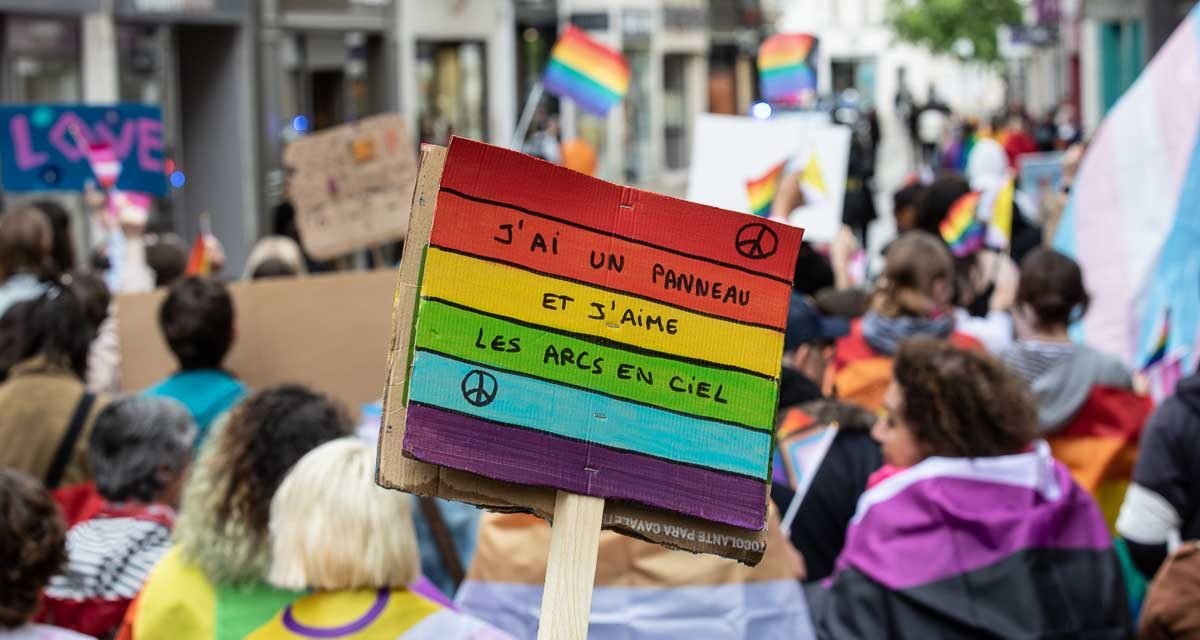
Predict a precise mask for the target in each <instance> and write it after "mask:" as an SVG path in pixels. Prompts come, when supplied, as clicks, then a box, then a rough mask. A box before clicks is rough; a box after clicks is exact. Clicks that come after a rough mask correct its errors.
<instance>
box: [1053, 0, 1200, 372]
mask: <svg viewBox="0 0 1200 640" xmlns="http://www.w3.org/2000/svg"><path fill="white" fill-rule="evenodd" d="M1198 142H1200V8H1198V9H1193V10H1192V12H1191V13H1190V14H1189V15H1188V17H1187V18H1185V19H1184V21H1183V22H1182V24H1180V25H1179V28H1178V29H1176V31H1175V33H1174V35H1172V36H1171V38H1170V39H1169V40H1168V41H1167V43H1166V44H1165V45H1163V47H1162V49H1160V50H1159V52H1158V54H1157V55H1156V56H1155V57H1154V59H1153V60H1152V61H1151V62H1150V64H1149V65H1148V66H1147V67H1146V69H1145V70H1144V71H1143V72H1142V75H1141V76H1140V77H1139V78H1138V80H1137V82H1135V83H1134V84H1133V86H1132V87H1130V89H1129V91H1127V92H1126V93H1125V95H1124V96H1122V97H1121V99H1120V101H1118V102H1117V104H1116V105H1115V106H1114V107H1113V108H1112V110H1111V111H1110V112H1109V113H1108V115H1107V116H1106V117H1105V119H1104V122H1103V123H1101V125H1100V128H1099V130H1098V131H1097V132H1096V135H1095V136H1094V138H1093V141H1092V143H1091V145H1090V146H1089V147H1088V151H1087V154H1086V155H1085V156H1084V158H1083V162H1082V164H1081V165H1080V168H1079V173H1078V175H1077V176H1076V178H1075V183H1074V187H1073V188H1072V189H1071V199H1070V201H1068V203H1067V208H1066V210H1065V211H1064V212H1063V218H1062V222H1061V224H1060V226H1059V230H1058V234H1057V235H1056V236H1055V239H1054V246H1055V248H1056V249H1058V250H1059V251H1062V252H1063V253H1066V254H1067V255H1071V256H1074V257H1075V259H1076V260H1078V261H1079V264H1080V265H1081V266H1082V267H1083V275H1084V278H1085V280H1086V284H1087V288H1088V291H1089V292H1090V293H1091V294H1092V303H1091V306H1090V310H1089V311H1088V314H1087V315H1086V316H1084V319H1083V322H1082V325H1081V326H1080V327H1079V328H1078V331H1079V333H1080V337H1082V339H1083V340H1084V341H1085V342H1087V343H1088V344H1090V345H1092V346H1094V347H1096V348H1098V349H1101V350H1104V351H1109V352H1112V353H1114V355H1118V356H1120V357H1121V358H1123V359H1124V361H1125V363H1126V364H1127V365H1129V366H1130V367H1134V366H1137V365H1140V364H1143V363H1147V362H1149V361H1150V360H1151V358H1152V356H1153V355H1154V354H1155V352H1156V351H1158V350H1159V348H1160V347H1161V346H1162V345H1161V344H1160V341H1159V338H1160V328H1161V320H1162V318H1163V317H1164V315H1165V313H1166V310H1167V309H1170V313H1171V325H1172V327H1173V330H1172V331H1171V333H1170V335H1169V337H1168V340H1167V344H1166V348H1165V349H1164V350H1163V351H1164V353H1178V354H1180V355H1181V357H1182V362H1184V363H1185V364H1186V365H1187V368H1188V369H1189V370H1194V368H1195V366H1196V365H1195V363H1196V359H1197V341H1198V340H1200V334H1198V328H1200V251H1198V250H1197V247H1200V144H1198ZM1184 373H1187V372H1186V371H1185V372H1184Z"/></svg>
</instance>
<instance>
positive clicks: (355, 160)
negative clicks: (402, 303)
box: [283, 113, 417, 260]
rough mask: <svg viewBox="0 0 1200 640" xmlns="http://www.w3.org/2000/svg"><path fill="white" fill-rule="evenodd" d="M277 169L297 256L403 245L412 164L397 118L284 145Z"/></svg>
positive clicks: (327, 255) (404, 132)
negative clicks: (292, 215) (291, 209)
mask: <svg viewBox="0 0 1200 640" xmlns="http://www.w3.org/2000/svg"><path fill="white" fill-rule="evenodd" d="M283 164H284V166H286V167H287V168H288V169H290V170H292V171H293V172H294V173H293V174H292V176H291V178H290V181H289V183H288V185H289V190H290V193H291V198H292V202H293V204H294V205H295V207H296V223H297V225H299V228H300V239H301V242H303V243H304V249H305V250H306V251H308V253H309V254H310V255H312V256H313V257H315V258H318V259H321V260H326V259H330V258H336V257H338V256H341V255H344V254H346V253H349V252H351V251H354V250H355V249H361V248H363V247H369V246H378V245H381V244H385V243H388V242H394V241H396V240H403V239H404V234H405V231H406V230H407V229H408V209H409V206H410V204H411V202H412V189H413V181H414V180H415V179H416V171H417V167H416V159H415V157H414V156H413V147H412V143H411V141H410V140H409V137H408V130H407V128H406V127H405V125H404V118H403V117H402V116H400V115H399V114H394V113H392V114H383V115H377V116H371V117H369V118H364V119H362V120H359V121H357V122H352V123H350V124H345V125H341V126H338V127H333V128H331V129H326V130H323V131H318V132H317V133H313V134H310V135H307V136H305V137H303V138H300V139H299V140H296V141H295V142H293V143H291V144H289V145H288V146H287V148H286V149H284V152H283Z"/></svg>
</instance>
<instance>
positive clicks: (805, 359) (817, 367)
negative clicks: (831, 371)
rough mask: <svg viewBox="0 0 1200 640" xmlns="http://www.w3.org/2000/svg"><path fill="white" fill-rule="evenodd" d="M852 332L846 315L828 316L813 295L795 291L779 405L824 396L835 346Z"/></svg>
mask: <svg viewBox="0 0 1200 640" xmlns="http://www.w3.org/2000/svg"><path fill="white" fill-rule="evenodd" d="M849 332H850V323H849V322H848V321H847V320H846V319H845V318H837V317H827V316H825V315H823V314H822V313H821V311H820V310H819V309H818V308H817V306H816V304H815V303H814V302H813V300H812V299H811V298H809V297H808V296H805V295H803V294H800V293H797V292H795V291H793V292H792V297H791V302H790V304H789V306H788V318H787V325H786V328H785V330H784V333H783V367H782V370H781V372H780V379H779V407H780V408H781V409H785V408H787V407H791V406H793V405H797V404H800V403H803V402H809V401H812V400H818V399H820V398H822V397H823V396H824V394H823V393H822V386H823V384H824V382H825V374H826V371H827V369H828V368H829V364H830V363H831V362H832V361H833V355H834V345H835V344H836V342H837V340H838V339H839V338H841V337H843V336H845V335H846V334H848V333H849Z"/></svg>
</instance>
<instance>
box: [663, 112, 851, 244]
mask: <svg viewBox="0 0 1200 640" xmlns="http://www.w3.org/2000/svg"><path fill="white" fill-rule="evenodd" d="M819 115H820V117H818V114H785V115H782V116H774V117H771V118H768V119H765V120H760V119H758V118H751V117H747V116H728V115H717V114H711V113H705V114H700V115H699V116H698V117H697V119H696V127H695V132H696V134H695V138H694V140H693V144H692V162H691V169H690V171H689V173H688V190H687V199H688V200H691V201H692V202H699V203H702V204H707V205H711V206H714V207H721V208H723V209H731V210H733V211H744V212H746V213H750V199H749V196H748V195H747V193H746V182H747V181H749V180H753V179H756V178H760V177H762V176H763V174H765V173H766V172H767V171H768V170H770V168H771V167H773V166H775V165H777V164H779V163H780V162H782V161H784V160H787V161H789V168H788V170H789V171H798V170H801V169H803V168H804V167H805V165H807V164H808V161H809V158H810V157H812V156H813V155H814V154H815V155H816V158H817V164H818V165H819V166H820V168H821V177H822V178H823V179H824V181H825V186H826V188H827V194H826V196H825V197H824V198H822V199H821V200H820V201H819V202H816V203H814V204H808V205H805V206H802V207H799V208H797V209H796V210H795V211H793V212H792V214H791V217H790V219H789V222H791V223H792V224H794V225H796V226H799V227H803V228H804V239H805V240H807V241H809V242H816V243H823V242H830V241H831V240H833V238H834V236H835V235H836V234H837V231H838V229H839V228H840V227H841V223H842V201H843V199H844V197H845V194H846V165H847V163H848V162H849V159H850V128H849V127H845V126H842V125H835V124H830V123H829V120H828V118H827V117H824V115H823V114H819Z"/></svg>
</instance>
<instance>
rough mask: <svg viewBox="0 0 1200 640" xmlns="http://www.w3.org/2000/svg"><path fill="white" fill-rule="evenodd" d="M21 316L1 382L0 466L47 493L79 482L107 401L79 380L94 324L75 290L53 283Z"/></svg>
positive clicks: (86, 474)
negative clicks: (31, 480)
mask: <svg viewBox="0 0 1200 640" xmlns="http://www.w3.org/2000/svg"><path fill="white" fill-rule="evenodd" d="M20 311H21V315H22V316H23V317H21V318H20V319H19V321H18V323H17V324H18V326H19V327H20V328H21V334H22V335H20V336H18V337H17V339H16V344H15V345H13V346H12V352H11V353H12V356H13V359H14V361H15V362H16V364H14V365H13V366H12V368H11V369H10V371H9V374H8V379H7V380H5V381H4V383H3V384H0V467H7V468H12V469H19V470H21V471H24V472H26V473H29V474H32V475H34V476H36V477H38V478H41V479H42V482H43V483H44V484H45V485H46V487H47V488H50V489H54V488H57V487H58V486H60V485H70V484H76V483H79V482H85V481H87V480H89V479H90V478H91V471H90V469H89V466H88V462H87V439H88V437H89V433H90V432H91V428H92V425H93V424H94V422H95V418H96V415H97V413H99V411H100V409H102V408H103V406H104V404H106V402H107V400H106V398H105V397H104V396H96V395H93V394H92V393H90V392H88V391H87V390H86V389H85V387H84V382H83V380H84V375H85V374H86V372H87V359H88V349H89V346H90V345H91V341H92V336H94V335H95V333H96V327H95V326H93V325H92V324H91V323H90V322H89V321H88V318H87V315H86V314H85V311H84V308H83V306H82V305H81V304H80V300H79V297H78V295H77V294H76V293H75V291H73V290H72V289H71V288H70V287H63V286H60V285H57V284H55V285H51V286H50V288H49V289H47V290H46V292H45V293H43V294H42V295H41V296H40V297H38V298H36V299H34V300H30V301H28V303H27V304H26V305H22V307H21V308H20Z"/></svg>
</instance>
